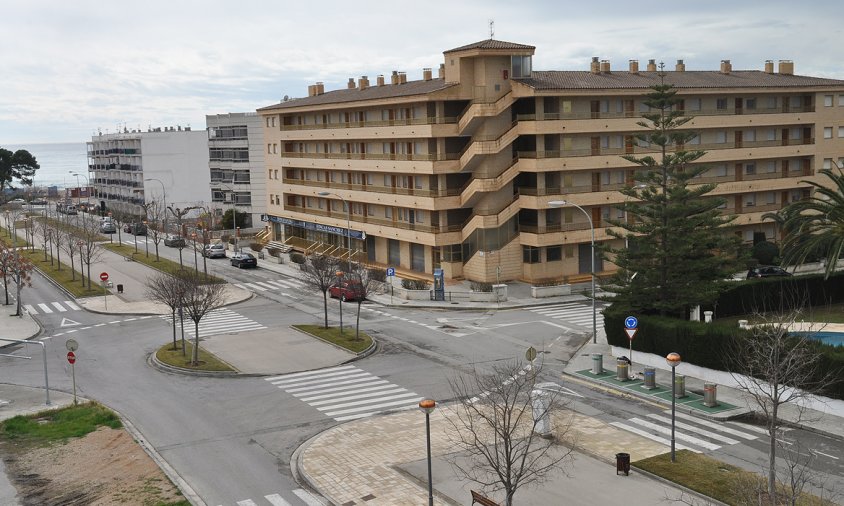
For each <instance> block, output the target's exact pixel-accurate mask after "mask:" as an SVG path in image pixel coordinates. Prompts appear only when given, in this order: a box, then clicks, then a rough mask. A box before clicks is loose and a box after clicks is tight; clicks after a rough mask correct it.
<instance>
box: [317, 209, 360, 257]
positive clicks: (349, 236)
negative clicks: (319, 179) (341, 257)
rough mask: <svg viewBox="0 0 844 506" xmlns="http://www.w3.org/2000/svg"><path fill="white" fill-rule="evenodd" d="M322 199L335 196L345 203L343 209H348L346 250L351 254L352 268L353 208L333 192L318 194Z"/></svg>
mask: <svg viewBox="0 0 844 506" xmlns="http://www.w3.org/2000/svg"><path fill="white" fill-rule="evenodd" d="M317 195H319V196H320V197H327V196H329V195H333V196H335V197H337V198H338V199H340V200H342V201H343V207H344V208H345V209H346V249H347V250H348V252H349V265H350V266H351V263H352V208H351V207H350V206H349V203H348V202H346V199H344V198H343V197H341V196H340V195H337V194H336V193H331V192H319V193H317Z"/></svg>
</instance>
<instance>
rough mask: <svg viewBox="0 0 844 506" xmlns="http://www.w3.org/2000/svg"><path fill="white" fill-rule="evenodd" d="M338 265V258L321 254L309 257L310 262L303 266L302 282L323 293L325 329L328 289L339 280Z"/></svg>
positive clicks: (326, 325)
mask: <svg viewBox="0 0 844 506" xmlns="http://www.w3.org/2000/svg"><path fill="white" fill-rule="evenodd" d="M337 265H338V263H337V259H336V258H334V257H332V256H328V255H322V254H320V253H312V254H311V255H309V256H308V260H307V261H306V262H305V263H303V264H301V268H302V281H304V282H305V283H306V284H307V285H308V286H310V287H311V288H313V289H315V290H319V291H320V292H322V303H323V312H324V314H325V328H328V289H329V288H331V286H332V285H333V284H334V283H335V281H336V279H337Z"/></svg>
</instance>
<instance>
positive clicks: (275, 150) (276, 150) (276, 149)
mask: <svg viewBox="0 0 844 506" xmlns="http://www.w3.org/2000/svg"><path fill="white" fill-rule="evenodd" d="M273 154H274V155H277V154H278V144H277V143H275V142H274V143H273Z"/></svg>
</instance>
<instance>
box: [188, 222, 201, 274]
mask: <svg viewBox="0 0 844 506" xmlns="http://www.w3.org/2000/svg"><path fill="white" fill-rule="evenodd" d="M190 236H191V239H193V272H194V273H196V274H197V275H198V274H199V259H198V258H197V256H196V232H192V233H191V235H190Z"/></svg>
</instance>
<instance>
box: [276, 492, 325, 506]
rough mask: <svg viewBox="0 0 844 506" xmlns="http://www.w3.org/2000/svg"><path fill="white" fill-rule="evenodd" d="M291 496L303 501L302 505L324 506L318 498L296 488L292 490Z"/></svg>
mask: <svg viewBox="0 0 844 506" xmlns="http://www.w3.org/2000/svg"><path fill="white" fill-rule="evenodd" d="M293 494H294V495H296V497H298V498H299V499H301V500H302V501H304V503H305V504H307V505H308V506H326V503H325V502H323V501H321V500H319V498H317V497H316V496H315V495H313V494H312V493H310V492H308V491H307V490H305V489H301V488H297V489H295V490H293ZM273 506H275V505H273Z"/></svg>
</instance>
